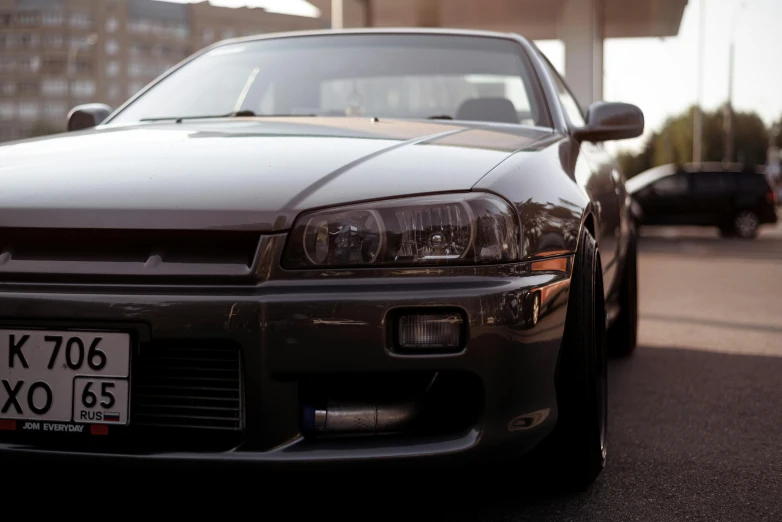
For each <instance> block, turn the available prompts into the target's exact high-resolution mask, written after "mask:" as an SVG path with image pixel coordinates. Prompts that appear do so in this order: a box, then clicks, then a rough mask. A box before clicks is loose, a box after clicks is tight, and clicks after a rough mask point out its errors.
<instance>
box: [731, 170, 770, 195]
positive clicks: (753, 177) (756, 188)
mask: <svg viewBox="0 0 782 522" xmlns="http://www.w3.org/2000/svg"><path fill="white" fill-rule="evenodd" d="M736 177H737V178H738V182H739V187H740V188H741V191H742V192H755V193H758V192H768V191H769V189H770V186H769V184H768V181H767V180H766V177H765V176H764V175H763V174H754V173H744V172H742V173H739V174H736Z"/></svg>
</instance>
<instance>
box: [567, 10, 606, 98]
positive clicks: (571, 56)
mask: <svg viewBox="0 0 782 522" xmlns="http://www.w3.org/2000/svg"><path fill="white" fill-rule="evenodd" d="M558 33H559V39H560V40H561V41H562V43H564V44H565V79H566V81H567V83H568V85H569V86H570V88H571V89H572V90H573V94H574V95H575V97H576V98H577V100H578V102H579V104H580V105H581V106H582V108H584V109H586V108H587V107H588V106H589V105H590V104H591V103H593V102H596V101H600V100H602V99H603V1H602V0H560V8H559V31H558Z"/></svg>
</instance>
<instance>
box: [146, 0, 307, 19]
mask: <svg viewBox="0 0 782 522" xmlns="http://www.w3.org/2000/svg"><path fill="white" fill-rule="evenodd" d="M161 1H164V2H173V3H176V4H193V3H197V2H200V1H202V0H161ZM210 3H211V4H212V5H217V6H221V7H244V6H249V7H263V8H264V9H266V10H267V11H269V12H270V13H283V14H292V15H297V16H310V17H318V16H320V11H319V10H318V8H317V7H315V6H313V5H312V4H310V3H309V2H307V1H306V0H210Z"/></svg>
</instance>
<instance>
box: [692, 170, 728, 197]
mask: <svg viewBox="0 0 782 522" xmlns="http://www.w3.org/2000/svg"><path fill="white" fill-rule="evenodd" d="M692 181H693V183H692V191H693V193H695V194H697V195H714V194H727V193H728V192H731V191H732V188H733V187H731V184H732V183H731V182H732V177H731V176H730V175H729V174H723V173H721V172H699V173H697V174H695V176H693V180H692Z"/></svg>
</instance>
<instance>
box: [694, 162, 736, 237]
mask: <svg viewBox="0 0 782 522" xmlns="http://www.w3.org/2000/svg"><path fill="white" fill-rule="evenodd" d="M691 181H692V208H693V216H692V221H693V222H694V223H693V224H695V225H712V226H719V225H721V224H723V223H726V222H727V223H730V222H731V220H732V218H733V212H734V209H733V195H734V194H735V193H736V190H737V187H736V180H735V177H734V175H733V174H732V173H730V172H693V173H692V177H691Z"/></svg>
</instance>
